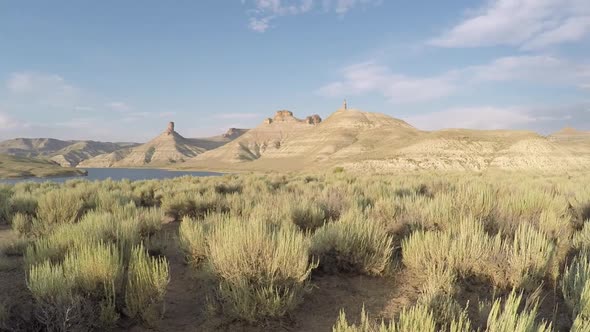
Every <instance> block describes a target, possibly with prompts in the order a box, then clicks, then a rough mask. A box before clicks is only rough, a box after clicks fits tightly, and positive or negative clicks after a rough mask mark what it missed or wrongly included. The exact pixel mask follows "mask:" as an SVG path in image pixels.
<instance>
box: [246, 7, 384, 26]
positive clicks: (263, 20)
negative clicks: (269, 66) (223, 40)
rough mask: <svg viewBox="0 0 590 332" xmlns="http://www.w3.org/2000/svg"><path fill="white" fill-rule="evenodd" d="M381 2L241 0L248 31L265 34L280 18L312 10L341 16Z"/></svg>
mask: <svg viewBox="0 0 590 332" xmlns="http://www.w3.org/2000/svg"><path fill="white" fill-rule="evenodd" d="M381 2H382V0H242V3H243V4H246V5H248V6H249V7H250V8H249V9H248V15H249V16H250V18H249V24H248V26H249V27H250V29H252V30H253V31H256V32H265V31H266V30H268V29H269V28H270V27H271V26H272V22H273V21H274V20H276V19H278V18H280V17H284V16H295V15H301V14H305V13H308V12H311V11H312V10H324V11H326V12H333V13H336V14H339V15H343V14H345V13H346V12H348V11H349V10H351V9H353V8H354V7H357V6H360V5H365V6H366V5H377V4H380V3H381Z"/></svg>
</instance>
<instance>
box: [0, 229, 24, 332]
mask: <svg viewBox="0 0 590 332" xmlns="http://www.w3.org/2000/svg"><path fill="white" fill-rule="evenodd" d="M15 239H16V234H14V233H13V232H12V230H11V229H10V228H9V227H8V226H5V225H2V226H0V243H2V242H5V241H6V242H8V241H13V240H15ZM2 259H3V261H5V262H6V266H4V267H3V268H2V269H0V303H3V304H4V305H6V306H7V307H8V308H9V310H10V317H9V321H8V322H7V323H6V324H7V325H8V326H10V327H14V329H15V330H17V331H18V330H21V329H22V330H25V329H26V324H27V322H30V321H31V316H30V313H31V305H32V299H31V296H30V294H29V291H28V289H27V284H26V276H25V271H24V263H23V259H22V257H18V256H9V257H3V258H2ZM0 328H1V326H0Z"/></svg>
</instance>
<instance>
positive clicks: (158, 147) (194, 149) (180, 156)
mask: <svg viewBox="0 0 590 332" xmlns="http://www.w3.org/2000/svg"><path fill="white" fill-rule="evenodd" d="M245 132H246V130H245V129H235V128H232V129H229V130H228V131H227V132H226V133H225V134H223V135H219V136H214V137H211V138H201V139H198V138H197V139H191V138H185V137H183V136H182V135H180V134H179V133H178V132H176V131H175V127H174V122H170V123H169V124H168V127H167V128H166V130H165V131H164V132H162V133H161V134H160V135H158V136H157V137H156V138H154V139H152V140H151V141H149V142H147V143H145V144H141V145H139V146H135V147H131V148H125V149H119V150H116V151H113V152H111V153H106V154H101V155H98V156H96V157H93V158H90V159H88V160H84V161H82V162H81V163H80V164H79V165H78V166H79V167H141V166H151V167H163V166H168V165H172V164H176V163H182V162H184V161H186V160H188V159H190V158H192V157H195V156H197V155H199V154H201V153H203V152H205V151H207V150H209V149H215V148H218V147H220V146H222V145H224V144H226V143H227V142H230V141H232V140H233V139H235V138H237V137H239V136H241V135H242V134H244V133H245Z"/></svg>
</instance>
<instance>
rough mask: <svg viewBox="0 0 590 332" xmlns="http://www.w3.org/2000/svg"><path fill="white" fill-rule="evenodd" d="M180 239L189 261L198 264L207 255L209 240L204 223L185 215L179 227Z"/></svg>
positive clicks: (194, 265)
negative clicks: (207, 239)
mask: <svg viewBox="0 0 590 332" xmlns="http://www.w3.org/2000/svg"><path fill="white" fill-rule="evenodd" d="M178 241H179V245H180V248H181V249H182V251H183V253H184V257H185V259H186V261H187V263H189V264H191V265H192V266H193V267H196V266H198V265H199V264H200V263H201V262H202V261H204V260H205V259H206V257H207V241H206V237H205V230H204V226H203V223H202V222H200V221H199V220H194V219H191V218H189V217H184V218H183V219H182V222H181V223H180V227H179V229H178Z"/></svg>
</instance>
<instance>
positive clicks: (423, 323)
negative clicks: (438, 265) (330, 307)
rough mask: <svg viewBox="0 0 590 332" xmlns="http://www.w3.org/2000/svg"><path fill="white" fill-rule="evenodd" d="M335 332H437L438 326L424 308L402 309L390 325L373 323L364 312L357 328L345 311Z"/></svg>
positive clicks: (337, 323)
mask: <svg viewBox="0 0 590 332" xmlns="http://www.w3.org/2000/svg"><path fill="white" fill-rule="evenodd" d="M332 331H333V332H414V331H424V332H436V331H437V329H436V324H435V322H434V318H433V316H432V313H431V312H430V311H429V310H428V308H426V307H424V306H415V307H412V308H409V309H406V308H404V309H402V311H401V313H400V314H399V317H398V318H397V319H394V320H392V321H391V322H389V323H385V322H384V321H381V322H380V323H376V322H373V321H371V319H370V318H369V315H368V314H367V312H366V311H365V308H364V307H363V310H362V311H361V321H360V324H359V325H358V326H357V325H355V324H350V323H349V322H348V321H347V319H346V314H345V313H344V311H343V310H341V311H340V315H339V317H338V320H337V321H336V324H335V325H334V327H333V328H332Z"/></svg>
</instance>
